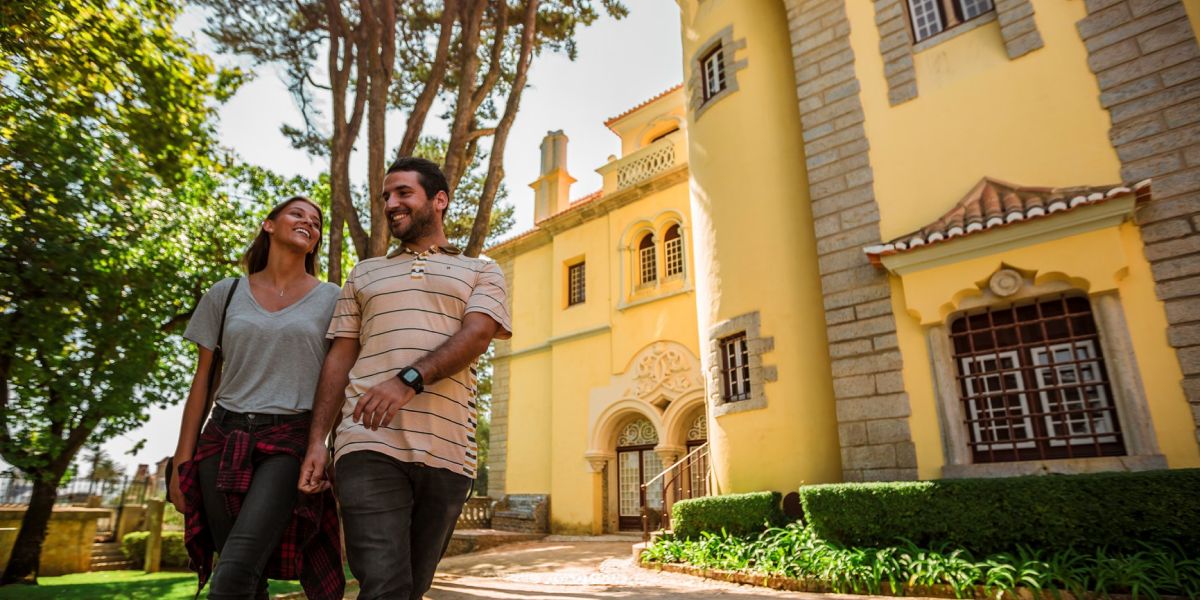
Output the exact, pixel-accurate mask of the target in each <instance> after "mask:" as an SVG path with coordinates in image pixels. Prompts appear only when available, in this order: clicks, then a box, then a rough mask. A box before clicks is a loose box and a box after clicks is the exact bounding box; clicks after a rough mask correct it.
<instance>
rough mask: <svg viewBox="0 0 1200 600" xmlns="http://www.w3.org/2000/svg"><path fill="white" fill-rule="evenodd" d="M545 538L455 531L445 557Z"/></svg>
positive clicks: (494, 532)
mask: <svg viewBox="0 0 1200 600" xmlns="http://www.w3.org/2000/svg"><path fill="white" fill-rule="evenodd" d="M544 537H546V534H544V533H514V532H511V531H497V530H495V529H456V530H454V534H453V535H452V536H451V538H450V546H449V547H448V548H447V549H446V556H456V555H459V554H467V553H470V552H482V551H484V550H491V549H492V548H496V547H499V546H505V545H508V544H519V543H522V542H533V541H537V540H540V539H542V538H544Z"/></svg>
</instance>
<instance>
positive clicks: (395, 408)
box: [310, 312, 500, 442]
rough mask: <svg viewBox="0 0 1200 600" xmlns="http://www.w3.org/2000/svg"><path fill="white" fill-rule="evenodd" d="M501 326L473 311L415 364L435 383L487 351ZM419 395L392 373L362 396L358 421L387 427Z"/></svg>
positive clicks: (427, 380)
mask: <svg viewBox="0 0 1200 600" xmlns="http://www.w3.org/2000/svg"><path fill="white" fill-rule="evenodd" d="M499 328H500V324H499V323H497V322H496V321H495V320H494V319H492V318H491V317H489V316H487V315H485V314H483V313H478V312H469V313H467V314H466V316H464V317H463V326H462V329H459V330H458V332H457V333H455V334H454V335H452V336H450V339H448V340H446V341H444V342H442V344H441V345H440V346H438V347H437V348H434V350H433V352H430V353H429V354H426V355H425V356H423V357H421V358H420V359H418V360H417V362H415V363H413V364H412V367H413V368H414V369H416V370H417V371H418V372H419V373H421V379H422V380H423V381H424V382H425V385H426V386H429V385H433V384H434V383H437V382H438V381H440V380H442V379H445V378H447V377H449V376H451V375H453V374H454V373H458V372H460V371H462V370H463V369H465V368H467V367H468V366H469V365H470V364H471V363H473V362H475V359H477V358H479V356H480V355H482V354H483V353H484V352H487V349H488V345H489V344H491V343H492V338H494V337H495V336H496V331H497V330H498V329H499ZM326 360H328V359H326ZM322 378H324V373H322ZM415 395H416V394H415V393H414V392H413V389H412V388H410V387H408V386H407V385H405V384H404V382H403V381H400V379H399V378H397V377H390V378H388V380H387V381H384V382H382V383H380V384H378V385H376V386H374V387H372V388H371V389H370V390H367V393H366V394H363V396H362V398H359V400H358V403H357V404H356V405H355V407H354V422H355V423H357V422H359V421H360V420H361V421H362V422H363V426H364V427H367V428H368V429H379V428H380V427H387V426H388V425H389V424H391V422H392V419H393V418H395V416H396V413H398V412H400V409H401V408H403V407H404V405H405V404H408V403H409V402H410V401H411V400H412V399H413V396H415ZM313 423H314V424H315V423H316V421H315V420H314V421H313ZM310 442H311V440H310Z"/></svg>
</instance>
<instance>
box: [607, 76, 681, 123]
mask: <svg viewBox="0 0 1200 600" xmlns="http://www.w3.org/2000/svg"><path fill="white" fill-rule="evenodd" d="M682 88H683V84H682V83H680V84H678V85H676V86H674V87H672V88H670V89H668V90H667V91H665V92H663V93H661V94H659V95H657V96H655V97H653V98H651V99H649V100H646V101H645V102H642V103H641V104H639V105H637V106H635V107H633V108H631V109H629V110H627V111H625V112H623V113H621V114H619V115H617V116H615V117H613V118H611V119H609V120H607V121H605V122H604V126H605V127H610V128H611V127H612V124H613V123H616V122H617V121H620V120H621V119H624V118H625V117H628V116H629V115H631V114H633V113H635V112H637V111H638V110H640V109H642V108H644V107H645V106H646V105H648V104H650V103H651V102H654V101H656V100H661V99H662V98H665V97H666V96H667V95H668V94H670V93H671V92H674V91H675V90H678V89H682Z"/></svg>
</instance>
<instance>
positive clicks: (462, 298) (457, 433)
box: [300, 158, 512, 600]
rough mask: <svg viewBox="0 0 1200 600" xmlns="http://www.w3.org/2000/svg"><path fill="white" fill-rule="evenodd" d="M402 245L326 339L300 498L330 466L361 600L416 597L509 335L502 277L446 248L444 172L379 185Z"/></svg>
mask: <svg viewBox="0 0 1200 600" xmlns="http://www.w3.org/2000/svg"><path fill="white" fill-rule="evenodd" d="M383 195H384V200H385V201H386V204H385V208H384V210H385V214H386V215H387V218H388V224H389V227H390V229H391V232H392V235H393V236H394V237H396V238H398V239H399V240H400V242H401V246H400V247H398V248H396V249H395V250H394V251H392V252H391V253H390V254H388V255H387V256H386V257H379V258H372V259H368V260H364V261H362V262H360V263H358V265H356V266H355V267H354V269H353V270H352V271H351V272H350V276H349V277H348V278H347V280H346V285H345V286H344V288H343V290H342V294H341V297H340V298H339V300H338V304H337V308H335V309H334V315H333V321H332V322H331V323H330V325H329V332H328V334H327V337H328V338H330V339H332V340H333V345H332V347H331V348H330V350H329V354H328V356H327V357H326V358H325V364H324V366H323V367H322V369H321V378H320V382H319V383H318V385H317V396H316V400H315V402H314V405H313V420H312V429H311V430H310V432H309V442H308V452H307V456H306V457H305V460H304V464H303V466H302V467H301V473H300V489H301V490H302V491H304V492H308V493H315V492H319V491H322V490H324V489H328V487H329V485H330V484H329V482H328V481H326V480H325V467H326V461H327V454H326V448H325V438H326V436H327V435H328V433H329V430H330V428H331V427H332V426H333V425H334V424H335V423H336V425H337V435H336V438H335V439H336V442H335V444H334V461H335V462H336V465H337V489H336V492H337V495H338V500H339V503H340V504H341V508H342V524H343V528H344V532H345V538H346V539H345V545H346V554H347V557H348V558H349V561H350V571H351V572H352V573H353V574H354V576H355V577H356V578H358V582H359V586H360V587H361V589H362V592H361V593H360V594H359V596H358V597H359V598H360V600H409V599H414V600H415V599H419V598H421V597H422V596H423V595H424V594H425V592H426V591H427V590H428V589H429V586H430V585H431V584H432V582H433V575H434V571H435V570H436V568H437V564H438V561H439V560H441V557H442V554H443V553H444V552H445V551H446V546H447V545H449V543H450V536H451V534H452V533H453V531H454V524H455V522H456V521H457V520H458V516H459V514H460V513H461V512H462V506H463V503H464V502H465V501H466V499H467V496H468V494H469V493H470V492H471V489H472V487H473V483H474V478H475V471H476V461H477V456H478V455H477V447H476V443H475V427H476V423H477V413H476V405H475V393H476V380H475V376H476V372H475V365H476V361H477V360H478V359H479V356H480V355H481V354H483V353H484V352H485V351H487V348H488V344H489V343H491V341H492V339H493V338H498V339H508V338H509V337H511V336H512V329H511V328H512V325H511V319H510V317H509V314H508V310H507V308H506V307H505V306H504V301H505V297H506V291H505V286H504V275H503V274H502V273H501V271H500V268H499V267H498V266H497V265H496V263H494V262H489V261H484V260H481V259H477V258H468V257H466V256H463V254H462V252H460V251H459V250H458V249H457V248H454V247H452V246H450V244H449V242H448V241H447V240H446V234H445V232H444V231H443V225H442V221H443V220H444V216H445V214H446V207H447V205H448V204H449V202H450V198H449V189H448V186H447V184H446V177H445V175H443V174H442V171H441V169H439V168H438V166H437V165H436V164H434V163H432V162H430V161H427V160H424V159H420V158H401V159H399V160H397V161H396V162H395V163H394V164H393V165H392V166H391V167H390V168H389V169H388V172H387V176H386V177H385V178H384V180H383Z"/></svg>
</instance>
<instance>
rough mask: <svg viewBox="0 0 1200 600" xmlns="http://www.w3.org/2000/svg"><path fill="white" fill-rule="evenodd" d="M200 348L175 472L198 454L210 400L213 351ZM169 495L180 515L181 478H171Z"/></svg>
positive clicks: (181, 498) (180, 427)
mask: <svg viewBox="0 0 1200 600" xmlns="http://www.w3.org/2000/svg"><path fill="white" fill-rule="evenodd" d="M197 347H198V348H200V358H199V360H197V361H196V374H195V375H194V376H192V388H191V390H190V391H189V392H188V397H187V403H186V404H184V406H183V422H182V423H181V424H180V426H179V443H178V444H177V445H176V446H175V461H174V463H175V471H176V473H178V471H179V465H181V464H183V463H184V462H187V461H189V460H191V459H192V456H193V455H195V454H196V445H197V444H198V443H199V441H200V440H199V437H200V436H199V432H200V425H201V424H202V421H203V420H204V418H205V414H204V408H205V405H206V404H207V400H208V369H209V365H211V364H212V359H213V353H212V350H209V349H208V348H205V347H204V346H197ZM214 383H216V382H214ZM167 494H168V496H169V498H170V500H171V503H172V504H174V505H175V509H176V510H178V511H179V512H180V513H182V512H184V509H183V496H182V494H180V492H179V476H178V475H176V476H174V477H172V478H171V481H170V489H169V490H167Z"/></svg>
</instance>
